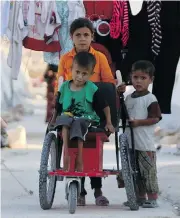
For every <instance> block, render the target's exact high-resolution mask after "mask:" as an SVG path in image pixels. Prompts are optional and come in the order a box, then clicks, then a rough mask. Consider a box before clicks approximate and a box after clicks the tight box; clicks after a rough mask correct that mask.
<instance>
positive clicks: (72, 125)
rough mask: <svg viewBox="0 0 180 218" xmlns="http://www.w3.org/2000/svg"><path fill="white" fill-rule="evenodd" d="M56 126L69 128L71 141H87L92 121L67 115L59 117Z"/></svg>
mask: <svg viewBox="0 0 180 218" xmlns="http://www.w3.org/2000/svg"><path fill="white" fill-rule="evenodd" d="M56 126H67V127H69V130H70V140H72V139H75V138H79V139H82V140H83V141H85V137H86V135H87V133H88V128H89V127H90V126H91V122H90V120H87V119H85V118H74V117H69V116H67V115H61V116H58V117H57V119H56Z"/></svg>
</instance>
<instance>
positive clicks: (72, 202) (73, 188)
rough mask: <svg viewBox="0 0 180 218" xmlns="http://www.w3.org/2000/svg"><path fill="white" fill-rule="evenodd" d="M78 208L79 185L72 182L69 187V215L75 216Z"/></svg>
mask: <svg viewBox="0 0 180 218" xmlns="http://www.w3.org/2000/svg"><path fill="white" fill-rule="evenodd" d="M76 206H77V184H76V183H75V182H72V183H71V184H70V186H69V194H68V209H69V213H71V214H73V213H75V211H76Z"/></svg>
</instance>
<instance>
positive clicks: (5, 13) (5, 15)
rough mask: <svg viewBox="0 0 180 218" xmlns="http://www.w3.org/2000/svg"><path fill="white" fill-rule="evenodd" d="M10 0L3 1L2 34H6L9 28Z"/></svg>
mask: <svg viewBox="0 0 180 218" xmlns="http://www.w3.org/2000/svg"><path fill="white" fill-rule="evenodd" d="M9 10H10V1H1V34H0V35H1V36H4V35H5V34H6V31H7V28H8V19H9Z"/></svg>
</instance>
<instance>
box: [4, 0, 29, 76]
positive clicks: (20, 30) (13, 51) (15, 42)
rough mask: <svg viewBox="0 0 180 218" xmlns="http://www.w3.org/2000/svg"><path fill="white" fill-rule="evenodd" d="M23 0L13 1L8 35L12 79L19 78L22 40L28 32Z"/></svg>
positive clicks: (8, 61) (8, 60) (8, 62)
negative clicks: (24, 17)
mask: <svg viewBox="0 0 180 218" xmlns="http://www.w3.org/2000/svg"><path fill="white" fill-rule="evenodd" d="M22 3H23V2H22V1H11V2H10V11H9V15H10V16H9V21H8V28H7V37H8V39H9V41H10V48H9V54H8V59H7V64H8V66H9V67H11V68H12V69H11V75H12V79H15V80H16V79H17V77H18V74H19V69H20V65H21V57H22V40H23V39H24V37H25V36H26V35H27V33H28V29H27V28H26V27H25V26H24V21H23V11H22Z"/></svg>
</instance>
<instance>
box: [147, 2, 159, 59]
mask: <svg viewBox="0 0 180 218" xmlns="http://www.w3.org/2000/svg"><path fill="white" fill-rule="evenodd" d="M147 12H148V22H149V24H150V26H151V31H152V45H151V49H152V52H153V54H154V55H155V56H157V55H158V54H159V52H160V46H161V41H162V32H161V22H160V12H161V1H160V0H152V1H147Z"/></svg>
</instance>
